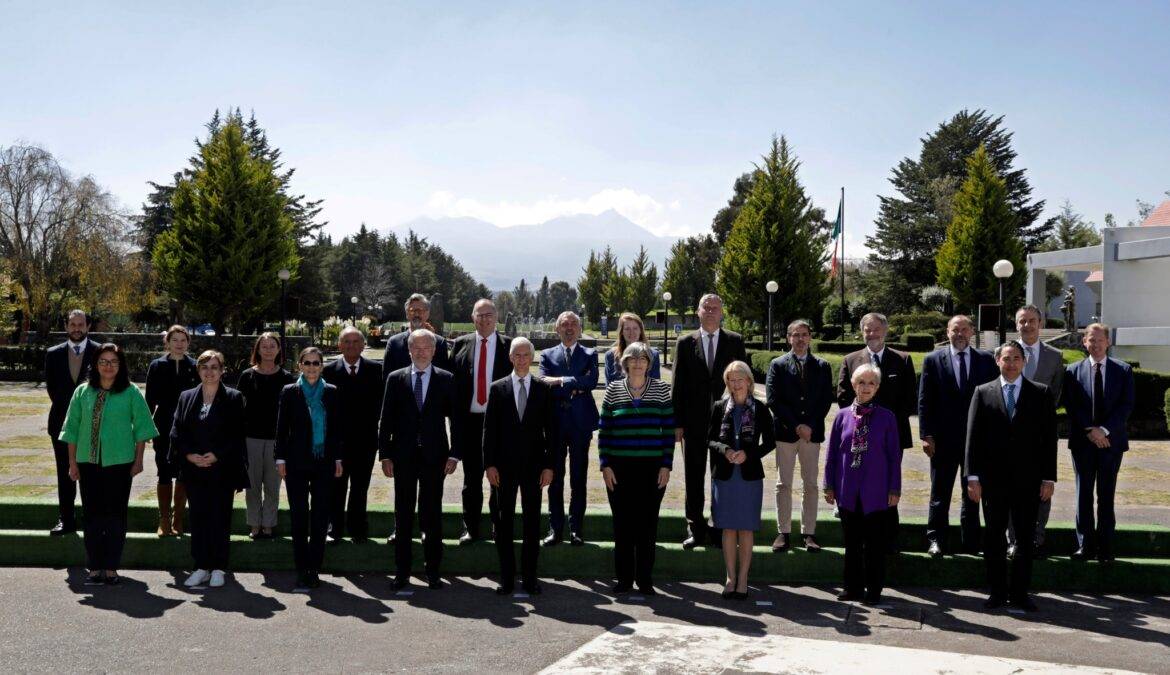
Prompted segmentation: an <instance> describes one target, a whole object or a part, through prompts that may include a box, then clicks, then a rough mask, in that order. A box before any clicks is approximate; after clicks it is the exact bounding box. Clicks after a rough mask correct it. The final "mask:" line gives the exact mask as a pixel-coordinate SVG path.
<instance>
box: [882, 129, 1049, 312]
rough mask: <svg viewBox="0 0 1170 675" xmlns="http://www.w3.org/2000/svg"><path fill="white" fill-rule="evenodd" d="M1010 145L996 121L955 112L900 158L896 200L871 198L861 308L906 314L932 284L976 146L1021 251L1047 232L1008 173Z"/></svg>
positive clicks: (1024, 187)
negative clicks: (999, 185)
mask: <svg viewBox="0 0 1170 675" xmlns="http://www.w3.org/2000/svg"><path fill="white" fill-rule="evenodd" d="M1011 141H1012V134H1011V132H1009V131H1008V130H1007V129H1005V128H1004V126H1003V116H999V117H993V116H991V115H990V114H989V113H987V112H986V111H984V110H975V111H969V110H962V111H960V112H959V113H958V114H956V115H955V116H954V117H952V118H951V119H949V120H947V121H946V122H943V123H942V124H940V125H939V126H938V128H937V129H935V130H934V131H933V132H932V133H930V134H928V135H927V136H926V138H923V139H922V150H921V152H920V154H919V156H918V158H917V159H911V158H909V157H906V158H904V159H903V160H902V161H900V162H899V163H898V165H897V166H896V167H894V169H893V172H892V174H893V175H892V176H891V177H890V184H891V185H893V186H894V189H895V190H896V191H897V192H898V193H899V194H898V195H896V196H889V197H879V199H880V200H881V206H880V211H879V214H878V219H877V223H876V226H877V227H876V231H875V233H874V234H873V236H870V237H867V238H866V246H868V247H869V248H870V249H871V250H873V253H872V254H871V255H870V257H869V266H868V267H869V273H868V274H867V275H865V276H864V277H863V279H862V283H861V290H862V293H863V295H864V296H865V299H866V304H867V306H869V307H870V308H871V309H874V310H879V311H885V312H895V311H904V310H909V309H912V308H913V306H914V304H915V298H917V297H918V293H919V291H921V289H923V288H925V287H926V286H930V285H931V284H933V283H935V279H936V278H937V276H938V270H937V269H936V268H935V255H936V253H937V252H938V249H939V247H940V246H942V243H943V241H944V240H945V239H946V232H947V226H948V225H949V224H950V222H951V220H952V214H951V200H952V198H953V196H954V193H955V192H956V191H957V190H958V187H959V185H960V184H961V183H962V181H963V180H964V179H965V178H966V177H967V163H966V161H967V158H968V157H970V156H971V155H972V154H973V153H974V152H975V151H976V150H977V149H978V148H979V147H980V146H983V147H984V148H985V149H986V153H987V157H988V161H990V163H991V165H992V167H993V168H994V169H995V172H996V173H997V174H998V175H999V176H1001V177H1002V179H1003V182H1004V193H1005V199H1006V201H1007V204H1008V207H1009V208H1010V210H1011V211H1012V213H1013V214H1014V215H1015V224H1016V228H1017V232H1016V234H1017V236H1018V237H1019V238H1020V239H1021V241H1022V242H1023V244H1024V247H1025V250H1027V251H1028V252H1032V251H1036V250H1039V248H1040V246H1041V244H1042V242H1043V241H1044V239H1045V238H1047V236H1048V234H1049V233H1050V231H1051V229H1052V226H1051V223H1050V222H1042V223H1037V222H1036V219H1037V218H1038V217H1039V215H1040V213H1041V211H1043V209H1044V201H1043V200H1039V201H1032V200H1031V194H1032V187H1031V185H1030V184H1029V183H1028V179H1027V177H1026V176H1025V173H1024V170H1023V169H1016V168H1014V167H1013V163H1014V162H1015V159H1016V152H1015V150H1013V149H1012V146H1011Z"/></svg>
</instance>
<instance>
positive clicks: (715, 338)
mask: <svg viewBox="0 0 1170 675" xmlns="http://www.w3.org/2000/svg"><path fill="white" fill-rule="evenodd" d="M708 335H710V336H711V338H708V337H707V336H708ZM699 336H700V337H701V338H702V339H703V359H704V360H706V361H708V362H714V361H715V355H716V354H718V353H719V329H718V328H716V329H715V332H714V333H708V332H707V331H705V330H703V329H702V328H700V329H699ZM707 349H710V350H711V353H710V354H708V353H707Z"/></svg>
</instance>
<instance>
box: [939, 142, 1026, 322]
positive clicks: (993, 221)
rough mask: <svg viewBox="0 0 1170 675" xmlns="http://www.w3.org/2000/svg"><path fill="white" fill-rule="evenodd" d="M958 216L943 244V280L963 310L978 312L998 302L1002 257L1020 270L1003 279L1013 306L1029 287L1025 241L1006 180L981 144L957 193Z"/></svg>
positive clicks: (940, 262)
mask: <svg viewBox="0 0 1170 675" xmlns="http://www.w3.org/2000/svg"><path fill="white" fill-rule="evenodd" d="M954 210H955V217H954V219H953V220H952V221H951V224H950V227H948V228H947V238H946V240H945V241H944V242H943V245H942V246H941V247H940V248H939V251H938V257H937V259H936V264H937V265H938V283H939V285H940V286H943V287H944V288H946V289H948V290H949V291H950V292H951V294H952V295H953V296H954V298H955V302H956V304H957V305H958V307H959V308H960V309H964V310H967V311H974V309H975V307H976V306H977V305H978V304H979V303H981V302H995V301H996V300H997V299H998V297H999V281H998V279H996V277H995V276H994V275H993V274H992V271H991V270H992V266H993V265H995V262H996V261H997V260H1001V259H1004V260H1008V261H1010V262H1011V263H1012V265H1013V266H1014V267H1015V272H1014V273H1013V274H1012V276H1011V277H1010V278H1009V279H1008V280H1007V281H1005V282H1004V301H1005V302H1006V303H1008V306H1015V303H1014V302H1012V301H1013V300H1014V299H1015V298H1016V296H1017V295H1019V293H1020V290H1021V289H1022V288H1023V285H1024V276H1025V274H1026V273H1027V271H1026V269H1025V266H1024V255H1025V253H1024V243H1023V242H1022V241H1021V240H1020V236H1019V226H1018V225H1017V223H1016V214H1015V212H1013V211H1012V208H1011V204H1010V203H1009V201H1008V195H1007V188H1006V185H1005V182H1004V180H1003V179H1002V178H1000V176H999V175H998V174H997V173H996V171H995V167H994V166H993V165H992V163H991V158H990V157H989V156H988V153H987V150H986V149H985V148H983V147H982V146H980V147H979V149H978V150H976V151H975V154H973V155H971V157H970V158H969V159H968V160H967V180H966V181H964V183H963V187H962V189H960V190H959V193H958V194H957V195H955V204H954Z"/></svg>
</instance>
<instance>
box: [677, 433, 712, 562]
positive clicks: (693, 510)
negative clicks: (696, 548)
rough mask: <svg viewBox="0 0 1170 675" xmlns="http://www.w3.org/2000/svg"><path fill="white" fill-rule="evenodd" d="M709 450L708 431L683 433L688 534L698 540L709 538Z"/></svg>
mask: <svg viewBox="0 0 1170 675" xmlns="http://www.w3.org/2000/svg"><path fill="white" fill-rule="evenodd" d="M710 457H711V455H710V453H709V452H708V448H707V429H706V427H703V428H699V429H687V430H686V431H684V432H683V479H684V481H685V487H686V506H685V508H686V518H687V532H688V533H689V534H691V535H692V536H694V537H695V538H696V539H703V538H704V537H706V536H707V517H706V516H705V515H704V508H705V506H706V501H707V498H706V489H707V465H708V464H709V463H710Z"/></svg>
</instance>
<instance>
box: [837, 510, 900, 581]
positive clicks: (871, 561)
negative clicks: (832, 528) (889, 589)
mask: <svg viewBox="0 0 1170 675" xmlns="http://www.w3.org/2000/svg"><path fill="white" fill-rule="evenodd" d="M839 511H840V513H841V530H842V532H843V534H844V535H845V592H846V593H849V594H851V595H861V596H864V597H865V598H866V599H867V600H877V599H878V597H879V596H881V594H882V589H883V588H884V587H885V584H886V540H885V536H886V532H887V528H888V527H889V518H890V517H889V515H888V514H889V513H890V510H889V509H883V510H881V511H873V512H872V513H865V512H864V511H863V510H862V508H861V496H860V495H858V498H857V503H856V504H854V505H853V507H852V508H851V509H847V508H845V507H844V506H842V507H841V508H840V509H839Z"/></svg>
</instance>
